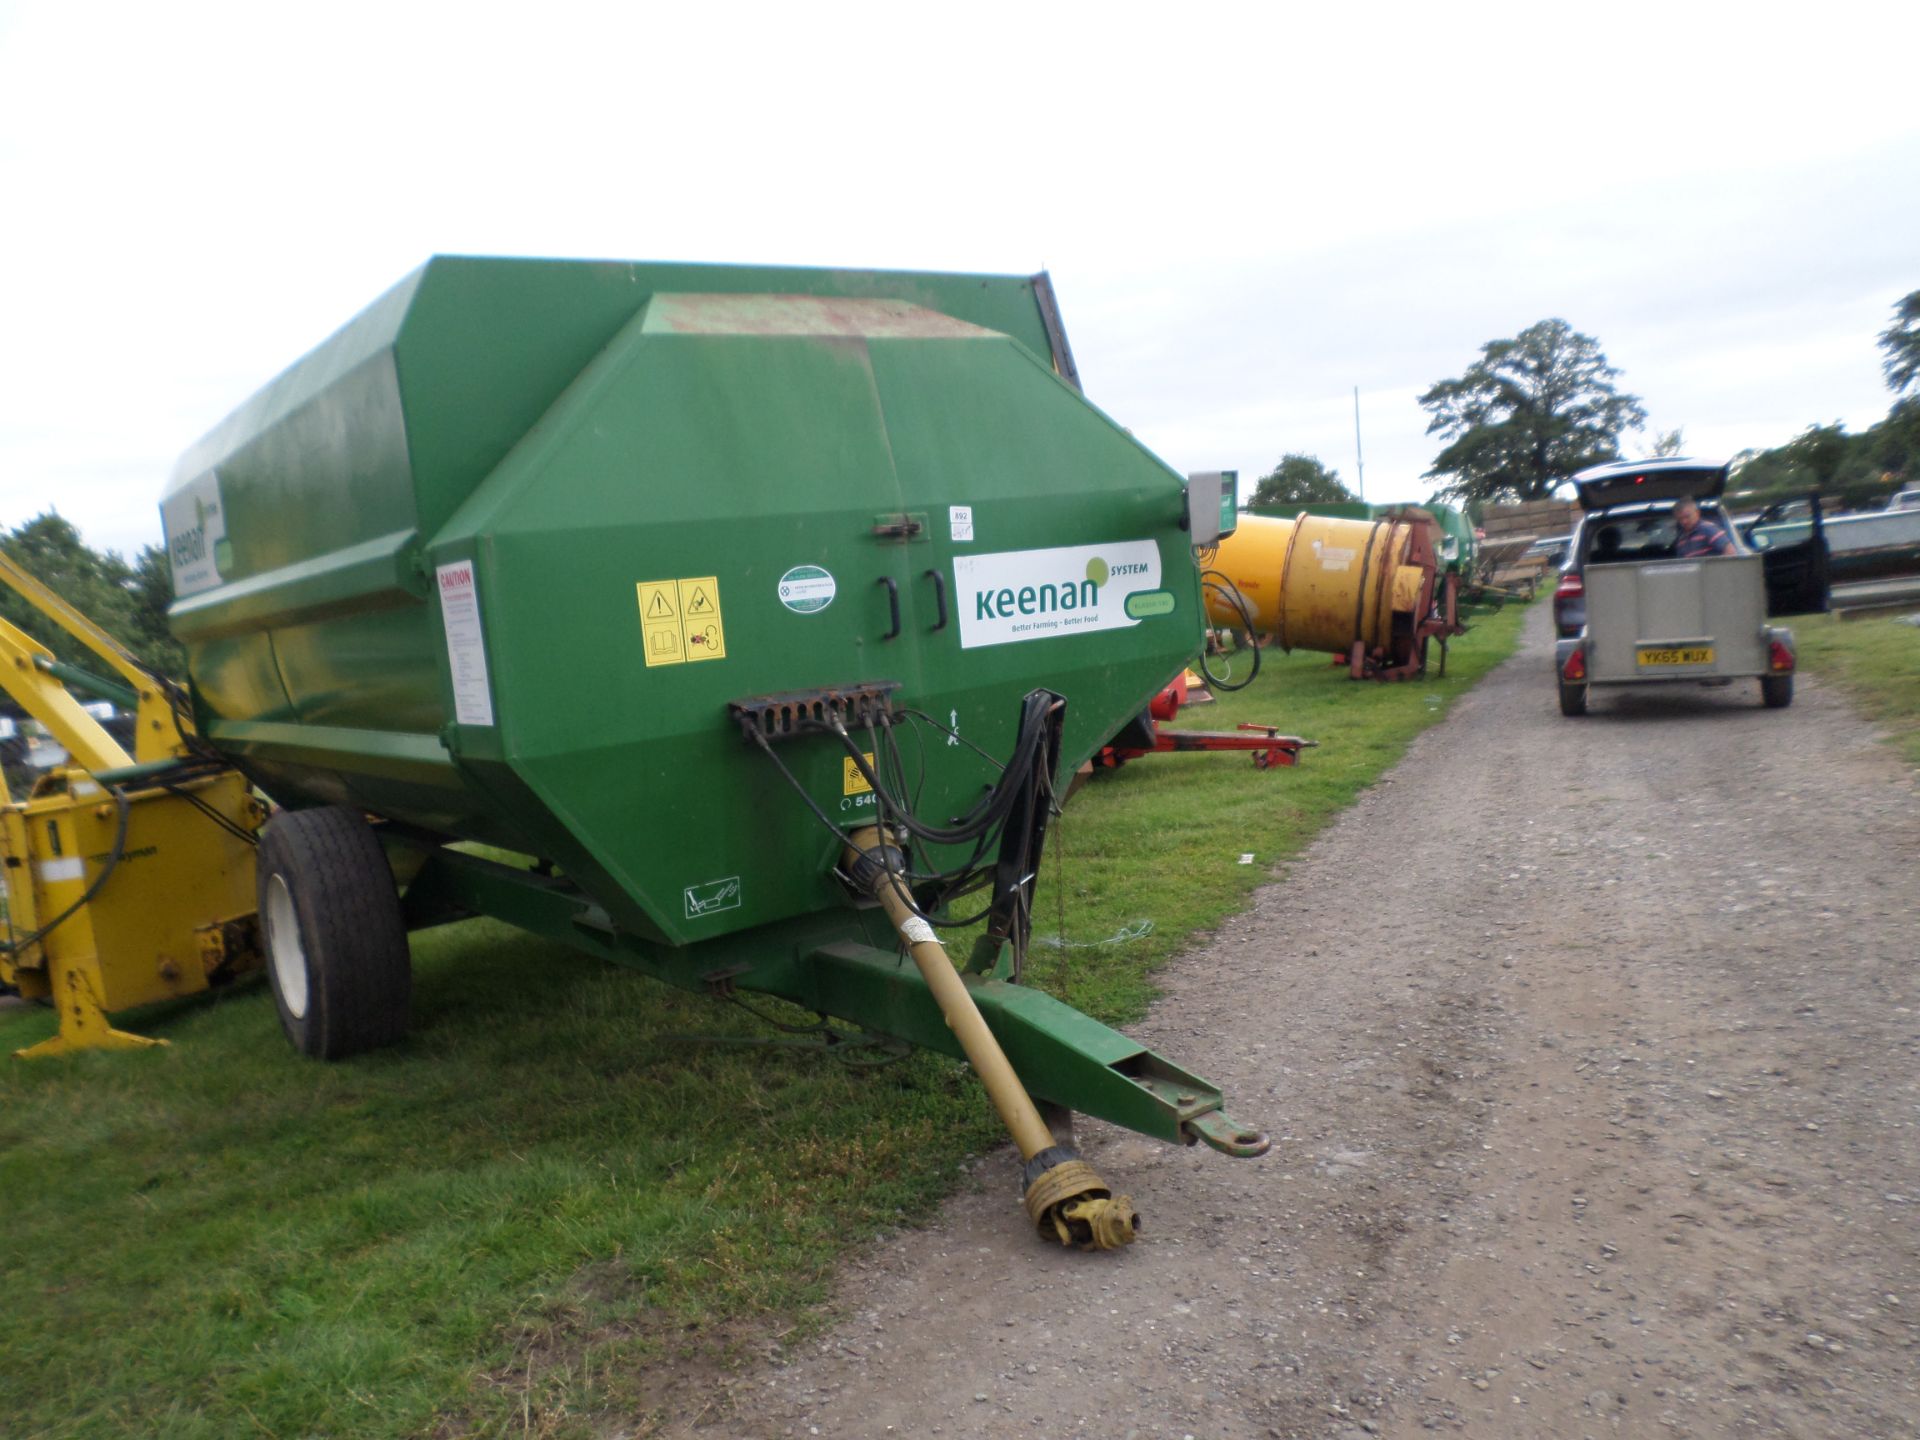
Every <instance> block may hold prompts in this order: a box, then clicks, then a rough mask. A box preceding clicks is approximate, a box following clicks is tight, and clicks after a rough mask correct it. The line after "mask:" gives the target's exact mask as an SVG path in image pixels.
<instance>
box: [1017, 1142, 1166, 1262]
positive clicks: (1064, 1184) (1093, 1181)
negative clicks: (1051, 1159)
mask: <svg viewBox="0 0 1920 1440" xmlns="http://www.w3.org/2000/svg"><path fill="white" fill-rule="evenodd" d="M1062 1154H1064V1155H1068V1156H1071V1155H1072V1152H1071V1151H1063V1150H1061V1149H1058V1148H1056V1149H1054V1150H1050V1151H1047V1152H1044V1153H1043V1155H1038V1156H1035V1157H1034V1159H1035V1160H1040V1159H1043V1158H1045V1157H1046V1156H1050V1155H1062ZM1032 1168H1033V1162H1031V1161H1030V1162H1028V1170H1029V1172H1031V1170H1032ZM1025 1204H1026V1207H1027V1218H1028V1219H1029V1220H1031V1221H1033V1224H1034V1228H1035V1229H1036V1230H1038V1231H1039V1232H1040V1238H1041V1239H1042V1240H1057V1241H1059V1242H1060V1243H1061V1244H1062V1245H1075V1246H1078V1247H1079V1248H1080V1249H1082V1250H1118V1249H1119V1248H1120V1247H1121V1246H1123V1245H1131V1244H1132V1243H1133V1237H1134V1234H1135V1233H1136V1232H1137V1231H1138V1230H1139V1228H1140V1217H1139V1216H1138V1215H1136V1214H1135V1213H1134V1209H1133V1201H1131V1200H1129V1199H1128V1198H1127V1197H1126V1196H1125V1195H1115V1194H1114V1193H1113V1190H1112V1188H1111V1187H1110V1186H1109V1185H1108V1184H1107V1182H1106V1181H1104V1180H1102V1179H1101V1178H1100V1175H1099V1172H1098V1171H1096V1170H1095V1169H1094V1168H1093V1167H1092V1166H1091V1165H1089V1164H1087V1162H1086V1161H1084V1160H1082V1159H1080V1158H1078V1157H1077V1156H1074V1157H1073V1158H1067V1159H1061V1160H1059V1161H1057V1162H1056V1163H1055V1164H1053V1165H1051V1166H1049V1167H1048V1168H1046V1169H1044V1170H1042V1171H1041V1172H1040V1173H1039V1174H1038V1175H1037V1176H1034V1177H1033V1178H1032V1180H1031V1181H1030V1182H1029V1183H1028V1185H1027V1194H1026V1201H1025Z"/></svg>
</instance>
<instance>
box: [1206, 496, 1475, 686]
mask: <svg viewBox="0 0 1920 1440" xmlns="http://www.w3.org/2000/svg"><path fill="white" fill-rule="evenodd" d="M1438 533H1439V527H1438V526H1437V525H1436V524H1435V523H1434V522H1433V519H1432V517H1431V516H1430V515H1429V514H1428V513H1427V512H1426V511H1424V510H1419V509H1415V508H1413V507H1411V506H1409V507H1406V508H1404V509H1401V510H1398V511H1393V512H1386V513H1382V514H1379V515H1377V516H1375V517H1374V518H1373V519H1370V520H1350V519H1344V518H1336V517H1333V516H1328V515H1310V514H1307V513H1306V512H1305V511H1302V512H1301V513H1300V514H1299V515H1298V516H1296V517H1295V518H1293V519H1291V520H1285V519H1280V518H1278V517H1275V516H1268V515H1246V516H1242V517H1241V519H1240V525H1239V528H1238V529H1237V530H1235V531H1234V533H1233V534H1232V535H1229V536H1227V537H1226V538H1225V539H1223V540H1222V541H1221V542H1220V548H1219V553H1218V555H1217V557H1216V558H1215V560H1214V562H1213V563H1214V565H1215V566H1216V567H1217V569H1218V571H1219V573H1220V574H1221V575H1223V576H1224V577H1225V579H1226V581H1227V582H1228V583H1229V584H1230V585H1231V587H1232V592H1237V593H1230V592H1229V591H1228V590H1227V589H1226V588H1225V587H1224V586H1217V587H1212V588H1210V589H1209V590H1208V592H1207V613H1208V616H1209V618H1210V619H1211V620H1212V621H1213V622H1214V623H1215V624H1218V625H1235V624H1239V623H1241V622H1242V621H1243V620H1248V619H1250V620H1251V621H1252V623H1253V626H1254V628H1255V629H1257V630H1260V631H1262V632H1264V633H1265V634H1268V635H1270V636H1272V637H1273V639H1274V641H1275V643H1277V644H1278V645H1279V646H1280V648H1281V649H1283V650H1296V649H1306V650H1325V651H1327V652H1328V653H1329V654H1333V655H1339V656H1342V657H1345V658H1347V659H1348V660H1349V661H1350V663H1351V666H1352V671H1353V676H1354V678H1355V679H1360V678H1362V677H1363V676H1373V677H1377V678H1380V679H1404V678H1406V677H1407V676H1410V675H1417V674H1419V673H1420V672H1421V670H1423V669H1424V668H1425V666H1426V656H1427V641H1428V640H1429V639H1438V640H1440V642H1441V645H1442V652H1441V653H1442V657H1443V661H1442V664H1443V672H1442V673H1444V655H1445V649H1444V647H1445V644H1446V639H1447V637H1448V636H1450V635H1458V634H1460V633H1462V631H1463V629H1464V627H1463V626H1461V625H1460V624H1459V623H1458V622H1457V619H1456V616H1455V613H1454V612H1455V597H1454V588H1455V586H1454V578H1453V577H1452V576H1447V577H1444V578H1442V577H1440V575H1439V560H1438V554H1437V550H1436V544H1435V539H1434V537H1435V536H1436V535H1437V534H1438ZM1240 602H1243V603H1244V607H1245V608H1244V611H1243V610H1242V608H1241V603H1240Z"/></svg>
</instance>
